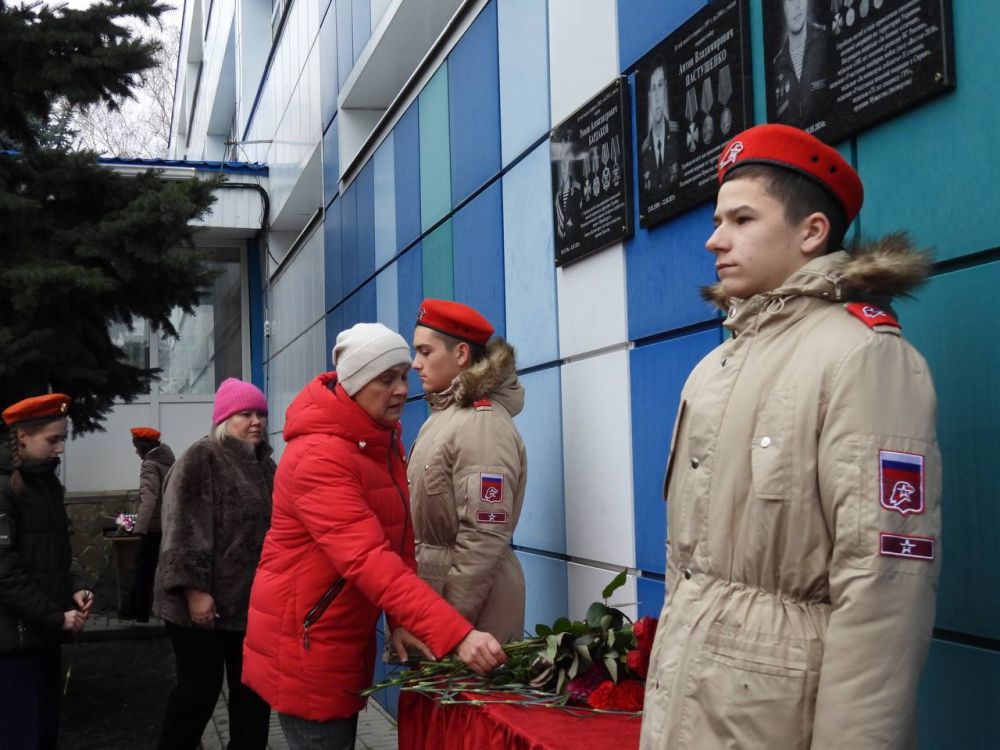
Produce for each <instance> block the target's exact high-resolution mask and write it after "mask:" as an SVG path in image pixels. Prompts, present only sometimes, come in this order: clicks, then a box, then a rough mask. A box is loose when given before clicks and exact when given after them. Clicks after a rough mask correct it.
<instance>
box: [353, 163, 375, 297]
mask: <svg viewBox="0 0 1000 750" xmlns="http://www.w3.org/2000/svg"><path fill="white" fill-rule="evenodd" d="M355 185H357V188H358V283H359V284H360V283H361V282H363V281H364V280H365V279H367V278H368V277H369V276H371V275H372V274H373V273H375V163H374V162H373V161H372V160H370V159H369V161H368V163H367V164H365V166H364V167H363V168H362V170H361V172H360V174H358V179H357V180H355Z"/></svg>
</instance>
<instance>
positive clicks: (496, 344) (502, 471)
mask: <svg viewBox="0 0 1000 750" xmlns="http://www.w3.org/2000/svg"><path fill="white" fill-rule="evenodd" d="M427 400H428V402H429V403H430V407H431V415H430V417H429V418H428V419H427V421H426V422H425V423H424V424H423V426H422V427H421V428H420V433H419V434H418V435H417V439H416V441H415V442H414V444H413V448H412V450H411V452H410V458H409V462H408V467H407V477H408V479H409V481H410V503H411V508H412V511H413V529H414V534H415V536H416V540H417V563H418V565H419V572H420V577H421V578H423V579H424V580H426V581H427V582H428V583H429V584H430V585H431V586H433V587H434V589H435V590H436V591H437V592H438V593H439V594H441V595H442V596H443V597H444V598H445V599H447V600H448V602H449V603H450V604H451V605H452V606H453V607H455V609H457V610H458V611H459V612H460V613H461V614H462V615H464V616H465V618H466V619H468V620H469V621H470V622H472V623H473V624H474V625H475V626H476V627H477V628H478V629H480V630H485V631H486V632H488V633H492V634H493V635H494V636H495V637H496V638H497V640H499V641H500V642H501V643H504V642H506V641H509V640H512V639H516V638H521V637H523V634H524V575H523V573H522V572H521V565H520V563H519V562H518V561H517V558H516V557H515V556H514V553H513V551H512V550H511V549H510V541H511V537H512V536H513V534H514V528H515V527H516V526H517V519H518V517H519V516H520V514H521V503H522V502H523V500H524V489H525V485H526V483H527V479H528V459H527V455H526V454H525V451H524V443H523V442H522V441H521V435H520V434H519V433H518V431H517V428H516V427H515V426H514V422H513V420H512V417H513V416H515V415H517V414H518V413H520V411H521V409H522V407H523V406H524V387H523V386H522V385H521V384H520V383H519V382H518V379H517V372H516V370H515V369H514V350H513V349H512V348H511V347H510V345H508V344H507V343H506V342H504V341H502V340H499V339H496V340H494V341H491V342H490V345H489V347H488V349H487V356H486V358H485V359H483V360H481V361H480V362H478V363H477V364H476V365H474V366H473V367H471V368H469V369H468V370H466V371H465V372H463V373H462V374H461V375H459V376H458V377H457V378H456V379H455V382H454V383H453V384H452V386H451V388H449V389H448V390H447V391H444V392H442V393H438V394H432V395H430V396H428V398H427Z"/></svg>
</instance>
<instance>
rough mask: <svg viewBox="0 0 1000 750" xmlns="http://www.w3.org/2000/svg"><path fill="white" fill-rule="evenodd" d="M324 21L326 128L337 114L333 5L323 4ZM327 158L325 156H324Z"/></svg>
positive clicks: (321, 72)
mask: <svg viewBox="0 0 1000 750" xmlns="http://www.w3.org/2000/svg"><path fill="white" fill-rule="evenodd" d="M321 12H323V21H322V24H321V25H320V27H319V87H320V108H319V110H320V118H321V119H320V125H321V126H322V127H323V128H326V126H327V124H328V123H329V122H330V120H332V119H333V116H334V115H335V114H337V95H338V94H339V93H340V79H338V78H337V10H336V8H335V7H334V5H333V3H332V2H330V3H321ZM324 158H325V156H324Z"/></svg>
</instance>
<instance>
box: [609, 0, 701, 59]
mask: <svg viewBox="0 0 1000 750" xmlns="http://www.w3.org/2000/svg"><path fill="white" fill-rule="evenodd" d="M703 7H705V0H670V2H666V3H655V2H654V3H651V2H649V0H618V58H619V61H620V64H621V70H622V71H624V70H626V69H627V68H628V67H629V66H630V65H632V64H633V63H635V62H636V61H637V60H638V59H639V58H640V57H642V56H643V55H644V54H646V53H647V52H648V51H649V50H650V49H652V48H653V47H655V46H656V45H657V44H659V43H660V42H661V41H663V39H664V37H666V36H667V35H668V34H669V33H670V32H671V31H673V30H674V29H676V28H677V27H678V26H680V25H681V24H682V23H684V22H685V21H686V20H688V19H689V18H690V17H691V16H693V15H694V14H695V13H697V12H698V11H699V10H701V9H702V8H703Z"/></svg>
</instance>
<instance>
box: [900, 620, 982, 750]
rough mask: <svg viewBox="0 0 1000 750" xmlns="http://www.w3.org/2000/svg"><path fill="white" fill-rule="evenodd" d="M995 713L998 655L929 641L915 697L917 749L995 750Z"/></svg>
mask: <svg viewBox="0 0 1000 750" xmlns="http://www.w3.org/2000/svg"><path fill="white" fill-rule="evenodd" d="M994 604H995V602H994ZM998 710H1000V654H998V653H997V652H996V651H987V650H984V649H979V648H974V647H972V646H961V645H958V644H955V643H946V642H944V641H938V640H935V641H932V642H931V651H930V654H929V655H928V657H927V666H926V667H924V676H923V679H922V680H921V681H920V692H919V693H918V697H917V717H918V718H917V721H918V727H919V728H918V735H919V737H920V747H922V748H948V749H949V750H950V749H951V748H961V750H995V749H996V748H998V747H1000V723H998V722H997V715H998Z"/></svg>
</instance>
